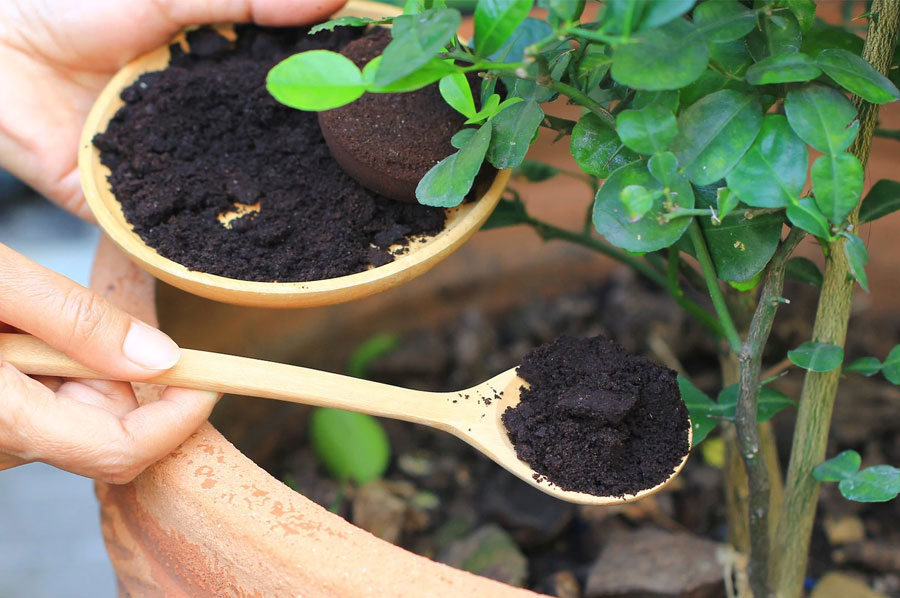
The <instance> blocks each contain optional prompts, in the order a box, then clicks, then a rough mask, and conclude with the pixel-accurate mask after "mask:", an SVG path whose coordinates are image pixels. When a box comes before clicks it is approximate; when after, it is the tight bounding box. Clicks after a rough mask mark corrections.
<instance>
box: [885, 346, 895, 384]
mask: <svg viewBox="0 0 900 598" xmlns="http://www.w3.org/2000/svg"><path fill="white" fill-rule="evenodd" d="M881 374H882V375H883V376H884V377H885V378H887V381H888V382H890V383H891V384H897V385H900V345H897V346H896V347H894V348H893V349H891V352H890V353H888V356H887V357H885V359H884V364H883V365H882V366H881Z"/></svg>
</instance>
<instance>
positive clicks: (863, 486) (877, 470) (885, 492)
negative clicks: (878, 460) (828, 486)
mask: <svg viewBox="0 0 900 598" xmlns="http://www.w3.org/2000/svg"><path fill="white" fill-rule="evenodd" d="M838 488H840V490H841V494H843V495H844V498H846V499H848V500H855V501H857V502H887V501H889V500H893V499H895V498H897V495H898V494H900V469H897V468H896V467H891V466H890V465H873V466H872V467H866V468H865V469H863V470H862V471H859V472H857V473H856V474H854V475H852V476H850V477H849V478H845V479H843V480H841V481H840V483H839V484H838Z"/></svg>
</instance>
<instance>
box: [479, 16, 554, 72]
mask: <svg viewBox="0 0 900 598" xmlns="http://www.w3.org/2000/svg"><path fill="white" fill-rule="evenodd" d="M551 33H553V28H552V27H551V26H550V25H549V24H547V22H546V21H542V20H540V19H534V18H531V17H529V18H527V19H525V20H524V21H522V24H521V25H519V26H518V27H516V30H515V31H513V32H512V35H510V36H509V38H508V39H507V40H506V41H505V42H503V45H502V46H500V48H498V49H497V51H496V52H494V53H493V54H491V55H490V57H489V58H490V59H491V60H494V61H498V62H521V61H522V58H523V57H524V56H525V48H527V47H528V46H530V45H532V44H534V43H536V42H539V41H540V40H542V39H544V38H546V37H547V36H548V35H550V34H551Z"/></svg>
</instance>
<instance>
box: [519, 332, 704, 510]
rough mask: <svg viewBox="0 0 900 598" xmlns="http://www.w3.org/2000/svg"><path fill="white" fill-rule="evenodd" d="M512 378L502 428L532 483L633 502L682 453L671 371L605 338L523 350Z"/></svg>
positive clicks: (682, 424) (684, 422)
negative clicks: (517, 391)
mask: <svg viewBox="0 0 900 598" xmlns="http://www.w3.org/2000/svg"><path fill="white" fill-rule="evenodd" d="M517 372H518V374H519V377H521V378H522V379H523V380H525V381H526V382H528V384H529V386H528V387H523V388H522V391H521V396H520V402H519V404H518V405H517V406H515V407H510V408H509V409H507V410H506V411H505V412H504V413H503V415H502V420H503V424H504V425H505V426H506V429H507V433H508V435H509V439H510V441H511V442H512V444H513V446H514V447H515V449H516V454H517V455H518V456H519V458H520V459H522V460H523V461H525V462H526V463H528V464H529V465H531V467H532V468H534V470H535V471H536V472H537V475H536V476H535V478H536V479H546V480H548V481H550V482H552V483H554V484H556V485H557V486H559V487H560V488H562V489H563V490H573V491H576V492H586V493H589V494H593V495H596V496H623V495H625V494H635V493H637V492H639V491H641V490H646V489H647V488H652V487H653V486H656V485H658V484H660V483H662V482H664V481H666V479H668V478H669V476H670V475H672V473H673V472H674V470H675V467H676V466H677V465H678V464H679V463H680V462H681V459H682V457H684V455H685V454H687V452H688V449H689V445H688V429H689V427H690V421H689V419H688V412H687V408H686V407H685V405H684V401H682V400H681V393H680V392H679V389H678V383H677V381H676V377H675V376H676V374H675V372H674V371H672V370H670V369H669V368H666V367H663V366H661V365H658V364H656V363H654V362H652V361H650V360H649V359H647V358H645V357H640V356H637V355H630V354H628V353H626V352H625V350H624V349H622V347H620V346H619V345H618V344H616V343H615V342H613V341H611V340H609V339H607V338H603V337H595V338H584V339H579V338H575V337H571V336H562V337H560V338H559V339H557V340H556V341H554V342H552V343H549V344H546V345H543V346H541V347H538V348H536V349H534V350H532V351H530V352H529V353H528V354H527V355H525V358H524V359H523V360H522V365H521V366H519V368H518V370H517Z"/></svg>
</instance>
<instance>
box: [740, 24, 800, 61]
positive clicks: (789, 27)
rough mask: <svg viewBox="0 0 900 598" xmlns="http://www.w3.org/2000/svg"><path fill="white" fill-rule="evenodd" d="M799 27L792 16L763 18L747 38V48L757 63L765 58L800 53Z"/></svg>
mask: <svg viewBox="0 0 900 598" xmlns="http://www.w3.org/2000/svg"><path fill="white" fill-rule="evenodd" d="M801 39H802V38H801V35H800V25H799V24H798V23H797V19H796V18H794V15H791V14H785V15H783V16H782V15H778V16H771V17H764V18H762V19H761V20H760V26H759V28H758V29H757V30H756V31H752V32H750V34H749V35H748V36H747V38H746V40H747V47H748V48H749V50H750V54H751V55H752V56H753V58H754V59H756V60H757V61H759V60H762V59H763V58H766V57H767V56H778V55H780V54H793V53H794V52H799V51H800V44H801Z"/></svg>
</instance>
